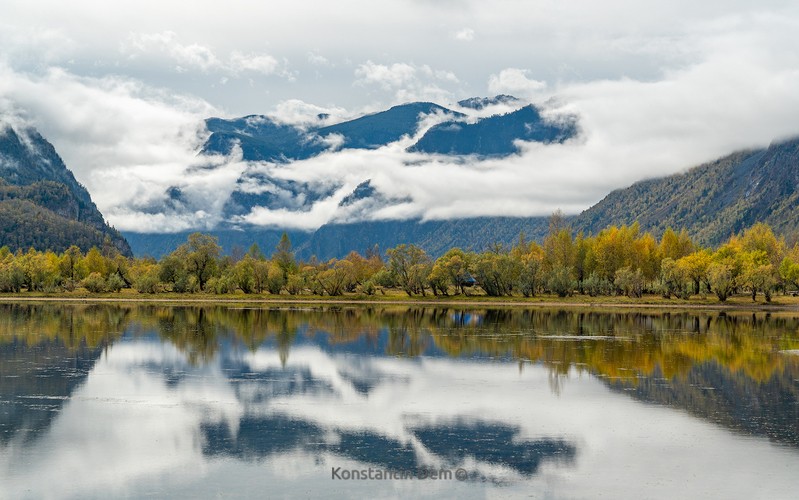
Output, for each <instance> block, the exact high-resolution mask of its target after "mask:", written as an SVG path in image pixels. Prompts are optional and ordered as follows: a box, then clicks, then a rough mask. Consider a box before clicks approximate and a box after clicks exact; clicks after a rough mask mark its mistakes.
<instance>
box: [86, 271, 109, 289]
mask: <svg viewBox="0 0 799 500" xmlns="http://www.w3.org/2000/svg"><path fill="white" fill-rule="evenodd" d="M81 284H82V285H83V288H85V289H86V290H88V291H90V292H91V293H102V292H104V291H105V290H106V287H107V284H106V281H105V280H104V279H103V277H102V276H101V275H100V273H98V272H94V273H91V274H90V275H88V276H86V277H85V278H83V282H82V283H81Z"/></svg>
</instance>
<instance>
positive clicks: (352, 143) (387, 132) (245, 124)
mask: <svg viewBox="0 0 799 500" xmlns="http://www.w3.org/2000/svg"><path fill="white" fill-rule="evenodd" d="M434 113H449V114H450V115H452V116H453V117H458V118H462V117H463V115H462V114H460V113H455V112H453V111H451V110H449V109H447V108H444V107H443V106H439V105H438V104H433V103H431V102H413V103H409V104H402V105H399V106H394V107H393V108H391V109H388V110H386V111H381V112H379V113H374V114H371V115H366V116H362V117H360V118H356V119H354V120H350V121H346V122H343V123H337V124H335V125H330V126H327V127H309V128H307V129H302V128H299V127H295V126H292V125H284V124H280V123H276V122H275V121H273V120H272V119H271V118H268V117H266V116H255V115H252V116H245V117H243V118H236V119H233V120H223V119H221V118H210V119H208V120H206V126H207V127H208V131H209V132H211V135H210V137H209V138H208V140H207V141H206V143H205V145H204V146H203V153H205V154H228V153H230V152H231V150H232V149H233V147H235V146H236V145H238V146H239V147H241V150H242V154H243V157H244V159H245V160H249V161H270V162H275V163H284V162H288V161H292V160H304V159H307V158H311V157H313V156H316V155H319V154H321V153H323V152H324V151H326V150H329V149H377V148H379V147H381V146H385V145H386V144H390V143H392V142H396V141H398V140H400V139H401V138H402V137H403V136H405V135H407V136H412V135H413V134H415V133H416V129H417V128H418V126H419V119H420V117H421V116H424V115H429V114H434Z"/></svg>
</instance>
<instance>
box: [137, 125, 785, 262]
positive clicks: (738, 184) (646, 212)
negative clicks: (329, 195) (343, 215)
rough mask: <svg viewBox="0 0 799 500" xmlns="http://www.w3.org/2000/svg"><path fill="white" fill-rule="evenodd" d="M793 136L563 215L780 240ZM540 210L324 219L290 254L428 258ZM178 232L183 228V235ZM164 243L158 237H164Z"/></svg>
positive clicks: (544, 221) (144, 239) (499, 233)
mask: <svg viewBox="0 0 799 500" xmlns="http://www.w3.org/2000/svg"><path fill="white" fill-rule="evenodd" d="M373 195H374V191H373V189H372V188H371V186H370V185H369V183H364V184H362V185H360V186H358V188H356V189H355V190H354V191H353V193H352V195H351V200H357V199H360V198H363V197H370V196H373ZM798 208H799V139H792V140H788V141H782V142H775V143H774V144H772V145H771V146H769V147H768V148H762V149H756V150H746V151H741V152H737V153H733V154H730V155H728V156H726V157H724V158H720V159H718V160H716V161H713V162H710V163H707V164H703V165H700V166H697V167H694V168H691V169H689V170H687V171H686V172H684V173H681V174H676V175H672V176H668V177H664V178H658V179H650V180H646V181H641V182H638V183H635V184H633V185H632V186H630V187H628V188H625V189H619V190H617V191H614V192H612V193H610V194H608V195H607V196H606V197H605V198H604V199H603V200H602V201H600V202H599V203H597V204H596V205H594V206H593V207H591V208H589V209H588V210H585V211H584V212H582V213H580V214H578V215H574V216H571V217H568V218H567V223H568V224H569V226H570V227H571V228H572V230H573V231H574V232H575V233H576V232H579V231H582V232H584V233H585V234H596V233H597V232H598V231H600V230H602V229H603V228H605V227H607V226H608V225H621V224H627V225H630V224H632V223H634V222H636V221H637V222H638V223H639V224H640V227H641V231H650V232H652V233H653V234H654V235H655V236H656V237H659V236H660V235H661V234H662V233H663V231H664V230H665V229H666V228H667V227H673V228H685V229H687V230H688V232H689V234H690V235H691V236H692V237H693V238H695V239H696V241H698V242H699V243H701V244H704V245H717V244H719V243H720V242H722V241H724V240H725V239H726V238H728V237H729V236H731V235H733V234H736V233H738V232H740V231H742V230H744V229H746V228H747V227H749V226H751V225H753V224H755V223H756V222H761V221H762V222H767V223H768V224H770V225H772V226H773V227H774V228H775V229H776V230H777V231H778V232H780V233H783V234H786V235H787V236H789V237H796V236H797V235H799V210H797V209H798ZM547 227H548V217H470V218H461V219H451V220H435V221H422V220H419V219H408V220H386V221H361V222H352V223H331V224H325V225H323V226H322V227H320V228H319V229H317V230H315V231H310V232H305V231H293V232H292V231H290V232H289V234H290V237H291V238H292V241H293V242H294V246H295V250H296V251H297V254H298V256H300V257H303V258H309V257H310V256H311V255H316V256H317V257H319V258H322V259H327V258H330V257H343V256H345V255H346V254H347V253H348V252H350V251H352V250H355V251H358V252H361V253H363V252H365V251H367V250H370V249H373V247H374V246H375V245H377V246H378V247H379V248H380V249H381V250H385V249H388V248H391V247H394V246H396V245H398V244H400V243H413V244H416V245H419V246H421V247H422V248H424V249H425V250H426V251H428V252H429V253H430V254H431V255H434V256H437V255H441V254H443V253H444V252H446V250H447V249H449V248H451V247H455V246H457V247H461V248H464V249H472V250H483V249H485V248H488V247H489V246H491V245H493V244H495V243H501V244H503V245H506V246H509V245H512V244H514V243H515V242H516V241H517V240H518V238H519V235H520V234H524V235H525V237H526V238H528V239H533V240H538V241H542V240H543V238H544V237H545V236H546V232H547ZM281 232H282V231H281V230H280V229H258V228H251V229H247V230H239V231H231V230H228V231H217V232H215V233H214V234H216V235H217V236H218V237H219V238H220V241H221V243H222V244H223V246H225V247H226V248H227V249H228V250H229V249H230V248H231V247H232V246H235V245H238V246H240V247H246V246H247V245H248V244H250V243H252V242H257V243H258V244H259V245H260V246H261V248H264V249H271V248H274V246H275V245H276V244H277V242H278V241H279V238H280V234H281ZM186 234H187V233H186ZM186 234H182V235H180V236H179V237H178V235H171V236H166V235H139V234H130V235H129V237H130V241H131V245H132V246H133V248H134V251H135V252H136V253H137V254H140V253H149V254H153V255H161V254H162V253H166V252H168V251H170V250H171V249H172V248H173V247H174V246H176V245H177V244H179V243H180V242H182V241H184V240H185V236H186ZM167 241H168V244H164V242H167Z"/></svg>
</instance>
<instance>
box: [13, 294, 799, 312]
mask: <svg viewBox="0 0 799 500" xmlns="http://www.w3.org/2000/svg"><path fill="white" fill-rule="evenodd" d="M12 302H73V303H113V302H119V303H124V302H129V303H163V304H227V305H235V304H249V305H253V304H257V305H264V306H272V305H274V306H281V305H287V306H291V305H336V306H344V305H393V306H396V305H408V306H411V305H413V306H423V307H427V306H438V307H542V308H552V307H564V308H625V309H627V308H631V309H709V310H746V311H764V312H769V311H775V312H776V311H788V312H799V297H791V296H778V297H774V298H773V300H772V301H771V302H764V301H762V299H760V300H759V301H758V302H753V301H752V298H751V296H749V295H740V296H734V297H730V298H729V299H727V301H726V302H719V301H718V300H717V299H716V298H715V297H713V296H707V297H704V298H703V297H700V296H697V297H696V298H692V299H688V300H685V299H676V298H675V299H665V298H663V297H661V296H658V295H650V296H644V297H642V298H640V299H633V298H629V297H624V296H612V297H590V296H583V295H577V296H573V297H564V298H561V297H556V296H537V297H527V298H525V297H488V296H485V295H470V296H464V295H450V296H429V295H428V296H426V297H408V296H407V295H403V294H399V293H388V294H385V295H372V296H366V295H343V296H339V297H320V296H314V295H297V296H292V295H270V294H260V295H259V294H242V293H239V294H225V295H216V294H175V293H160V294H153V295H146V294H141V293H138V292H135V291H132V290H126V291H123V292H120V293H103V294H91V293H88V292H83V291H75V292H63V293H57V294H46V293H19V294H2V295H0V303H12Z"/></svg>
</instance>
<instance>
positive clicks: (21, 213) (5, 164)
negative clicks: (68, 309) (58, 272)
mask: <svg viewBox="0 0 799 500" xmlns="http://www.w3.org/2000/svg"><path fill="white" fill-rule="evenodd" d="M72 244H76V245H78V246H80V247H81V248H82V249H83V250H84V251H85V250H88V249H89V248H90V247H92V246H96V247H98V248H102V247H103V246H109V245H110V246H113V247H115V248H116V249H117V250H118V251H119V252H121V253H123V254H125V255H131V250H130V247H129V246H128V243H127V242H126V241H125V239H124V238H123V237H122V235H121V234H120V233H119V232H118V231H116V230H115V229H113V228H111V227H109V226H108V225H107V224H106V223H105V220H104V219H103V216H102V214H101V213H100V212H99V211H98V210H97V207H96V206H95V205H94V202H92V200H91V197H90V196H89V192H88V191H86V188H84V187H83V186H82V185H81V184H80V183H79V182H78V181H77V180H76V179H75V177H74V176H73V175H72V172H71V171H70V170H69V169H68V168H67V167H66V165H64V162H63V161H62V160H61V157H59V156H58V153H56V151H55V148H53V145H52V144H50V143H49V142H47V140H45V139H44V137H42V136H41V135H40V134H39V133H38V132H37V131H36V130H34V129H31V128H29V129H25V130H22V131H19V130H15V129H13V128H11V127H6V128H5V129H3V130H2V131H0V246H2V245H8V246H9V248H11V250H16V249H18V248H21V249H23V250H26V249H28V248H29V247H31V246H34V247H35V248H36V249H38V250H45V249H51V250H54V251H58V252H60V251H63V250H65V249H66V248H68V247H69V246H70V245H72Z"/></svg>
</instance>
